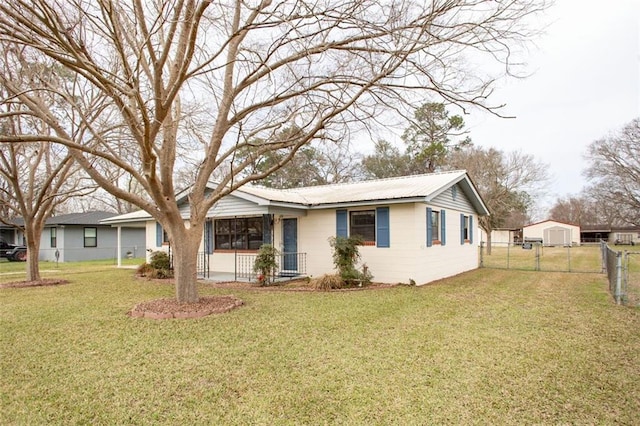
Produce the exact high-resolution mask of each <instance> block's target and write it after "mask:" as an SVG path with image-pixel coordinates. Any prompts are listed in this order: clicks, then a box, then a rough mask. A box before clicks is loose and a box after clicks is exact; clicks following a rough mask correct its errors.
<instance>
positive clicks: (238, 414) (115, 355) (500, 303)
mask: <svg viewBox="0 0 640 426" xmlns="http://www.w3.org/2000/svg"><path fill="white" fill-rule="evenodd" d="M4 266H5V264H2V265H0V274H1V273H2V272H3V269H2V268H3V267H4ZM66 267H67V266H62V265H61V267H60V271H59V273H58V274H57V275H55V274H48V275H47V276H49V275H51V276H59V277H64V278H67V279H69V280H70V281H71V283H70V284H67V285H62V286H58V287H41V288H22V289H2V290H0V321H1V324H0V327H1V330H2V333H1V337H0V348H1V349H0V351H1V352H0V368H1V370H0V371H1V375H0V383H1V389H0V395H1V396H0V398H1V409H0V424H64V425H69V424H92V425H96V424H336V423H338V424H381V425H382V424H403V425H404V424H474V423H475V424H532V423H538V424H540V423H543V424H550V423H553V424H559V423H561V424H612V423H616V422H617V423H620V424H634V423H636V424H637V422H638V413H640V332H639V331H638V330H640V310H639V309H635V308H628V307H620V306H615V305H614V304H613V302H612V299H611V296H610V295H609V293H608V291H607V285H606V283H605V277H604V276H603V275H599V274H562V273H535V272H522V271H508V270H491V269H481V270H477V271H473V272H470V273H466V274H463V275H461V276H458V277H454V278H451V279H448V280H444V281H441V282H439V283H436V284H432V285H429V286H424V287H419V288H415V287H396V288H392V289H383V290H369V291H355V292H354V291H349V292H334V293H322V292H313V293H309V292H286V291H268V292H265V291H256V290H235V291H227V290H220V289H212V288H207V287H206V286H202V288H201V294H203V295H209V294H234V295H236V296H238V297H240V298H242V299H243V300H244V301H245V302H246V305H245V306H243V307H241V308H239V309H236V310H234V311H232V312H231V313H228V314H223V315H217V316H210V317H206V318H202V319H197V320H164V321H154V320H148V319H132V318H129V317H127V316H126V315H125V312H126V311H127V310H129V309H130V308H131V307H132V306H133V305H134V304H135V303H137V302H140V301H143V300H149V299H154V298H158V297H171V296H172V294H173V287H172V286H171V285H165V284H157V283H154V282H148V281H139V280H135V279H133V278H132V271H131V270H114V269H112V268H111V267H109V266H108V265H99V264H98V265H92V267H85V268H82V267H79V266H72V269H71V270H70V272H67V270H66ZM92 268H94V269H97V270H98V271H97V272H92V271H91V269H92ZM7 280H8V279H7V276H6V275H0V281H7Z"/></svg>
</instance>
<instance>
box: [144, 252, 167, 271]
mask: <svg viewBox="0 0 640 426" xmlns="http://www.w3.org/2000/svg"><path fill="white" fill-rule="evenodd" d="M149 265H151V267H152V268H153V269H166V270H167V271H168V270H169V269H171V262H170V260H169V254H167V253H166V252H164V251H154V252H153V253H151V260H150V261H149Z"/></svg>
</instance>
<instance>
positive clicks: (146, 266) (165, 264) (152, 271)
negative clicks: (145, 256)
mask: <svg viewBox="0 0 640 426" xmlns="http://www.w3.org/2000/svg"><path fill="white" fill-rule="evenodd" d="M137 273H138V275H140V276H142V277H147V278H154V279H155V278H160V279H164V278H171V277H173V272H172V271H171V262H170V260H169V255H168V254H167V253H165V252H163V251H154V252H153V253H151V260H150V261H149V263H143V264H142V265H140V266H139V267H138V270H137Z"/></svg>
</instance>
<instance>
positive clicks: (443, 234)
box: [440, 210, 447, 246]
mask: <svg viewBox="0 0 640 426" xmlns="http://www.w3.org/2000/svg"><path fill="white" fill-rule="evenodd" d="M445 214H446V211H445V210H440V243H441V244H442V245H443V246H444V245H446V244H447V217H446V216H445Z"/></svg>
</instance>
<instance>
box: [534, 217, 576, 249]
mask: <svg viewBox="0 0 640 426" xmlns="http://www.w3.org/2000/svg"><path fill="white" fill-rule="evenodd" d="M522 237H523V239H524V240H525V241H527V240H534V241H540V240H542V244H543V245H545V246H571V245H573V246H579V245H580V227H579V226H577V225H573V224H570V223H563V222H558V221H555V220H545V221H542V222H537V223H532V224H531V225H527V226H525V227H523V228H522Z"/></svg>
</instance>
